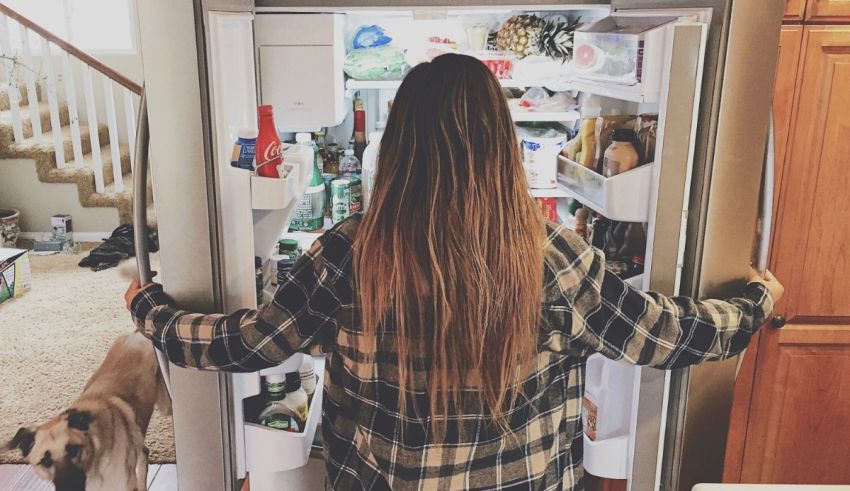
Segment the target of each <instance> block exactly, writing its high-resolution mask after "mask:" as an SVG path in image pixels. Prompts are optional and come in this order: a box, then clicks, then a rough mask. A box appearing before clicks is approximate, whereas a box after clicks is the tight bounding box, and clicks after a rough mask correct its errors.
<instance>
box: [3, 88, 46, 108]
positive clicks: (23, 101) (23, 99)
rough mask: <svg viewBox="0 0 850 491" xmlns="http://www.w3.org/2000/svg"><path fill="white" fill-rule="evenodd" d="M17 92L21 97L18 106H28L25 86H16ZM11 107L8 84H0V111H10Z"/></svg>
mask: <svg viewBox="0 0 850 491" xmlns="http://www.w3.org/2000/svg"><path fill="white" fill-rule="evenodd" d="M22 83H23V82H22ZM36 87H37V86H36ZM18 92H19V93H20V95H21V100H20V101H18V105H21V106H25V105H27V104H29V95H28V94H27V88H26V86H25V85H20V86H18ZM36 92H38V88H36ZM11 107H12V105H11V103H10V101H9V84H8V83H3V84H0V111H6V110H8V109H10V108H11Z"/></svg>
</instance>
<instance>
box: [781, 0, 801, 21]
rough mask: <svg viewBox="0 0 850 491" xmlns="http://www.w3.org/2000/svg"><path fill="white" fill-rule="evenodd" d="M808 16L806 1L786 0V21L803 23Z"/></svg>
mask: <svg viewBox="0 0 850 491" xmlns="http://www.w3.org/2000/svg"><path fill="white" fill-rule="evenodd" d="M805 16H806V0H785V20H786V21H792V22H793V21H801V20H803V19H804V18H805Z"/></svg>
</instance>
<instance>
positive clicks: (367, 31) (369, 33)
mask: <svg viewBox="0 0 850 491" xmlns="http://www.w3.org/2000/svg"><path fill="white" fill-rule="evenodd" d="M392 40H393V38H391V37H389V36H387V35H385V34H384V29H383V28H382V27H381V26H376V25H371V26H361V27H360V28H358V29H357V33H356V34H355V35H354V39H353V40H352V44H353V46H354V49H360V48H379V47H381V46H386V45H388V44H390V43H391V42H392Z"/></svg>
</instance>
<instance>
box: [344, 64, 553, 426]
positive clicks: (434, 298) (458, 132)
mask: <svg viewBox="0 0 850 491" xmlns="http://www.w3.org/2000/svg"><path fill="white" fill-rule="evenodd" d="M373 189H374V191H373V194H372V198H371V203H370V209H369V210H368V211H367V212H366V213H365V215H364V217H363V221H362V224H361V226H360V230H359V232H358V234H357V238H356V241H355V278H356V284H357V288H358V294H359V303H360V313H361V322H362V330H363V333H364V334H365V335H366V336H365V337H366V338H367V339H368V338H372V339H378V338H379V337H382V336H384V337H390V338H391V339H390V343H391V344H393V345H395V346H396V350H397V355H398V366H399V368H398V370H399V371H398V383H399V394H400V395H399V399H400V400H399V408H400V411H402V412H404V411H405V408H406V397H407V394H406V392H407V390H412V389H414V388H415V389H417V390H427V391H428V394H429V400H430V408H429V409H430V414H431V416H432V417H433V421H437V422H442V423H445V422H446V421H447V418H448V415H449V413H450V411H451V407H452V406H453V405H456V404H457V403H458V402H459V397H460V394H461V392H462V391H463V390H464V389H470V388H475V389H477V393H478V394H479V402H480V403H481V404H483V405H484V406H485V407H486V408H487V409H489V411H490V412H491V414H492V415H493V419H494V420H495V421H496V422H497V423H499V424H500V426H502V427H506V417H505V416H506V412H507V410H508V408H509V407H510V405H511V403H512V401H514V400H515V395H516V393H517V388H518V387H519V386H520V384H521V382H522V380H523V378H524V377H526V376H527V375H528V374H527V373H526V371H527V370H526V367H527V366H528V363H529V362H530V361H531V360H533V357H534V356H535V354H536V352H537V351H536V350H537V348H536V347H537V341H538V334H537V329H538V321H539V318H540V301H541V291H542V287H543V286H542V283H543V242H544V239H545V230H546V229H545V224H544V220H543V217H542V214H541V212H540V210H539V209H538V208H537V206H536V204H535V203H534V200H533V199H532V198H531V197H530V196H529V193H528V185H527V183H526V178H525V173H524V171H523V167H522V159H521V156H520V151H519V146H518V142H517V138H516V136H515V133H514V126H513V120H512V118H511V114H510V110H509V109H508V105H507V101H506V100H505V98H504V96H503V95H502V93H501V86H500V84H499V82H498V80H496V78H495V77H494V76H493V75H492V74H491V73H490V71H489V70H488V69H487V68H486V67H485V66H484V65H483V64H482V63H481V62H480V61H478V60H476V59H475V58H471V57H468V56H462V55H443V56H439V57H437V58H435V59H434V60H433V61H431V62H430V63H423V64H420V65H418V66H416V67H415V68H413V69H412V70H411V71H410V73H409V74H408V75H407V76H406V77H405V79H404V81H403V82H402V84H401V87H400V88H399V90H398V94H397V95H396V98H395V101H394V103H393V107H392V110H391V112H390V115H389V118H388V120H387V126H386V131H385V132H384V135H383V138H382V140H381V146H380V156H379V161H378V165H377V172H376V176H375V182H374V186H373ZM390 323H392V326H393V327H394V329H393V330H392V331H393V332H389V330H387V331H386V332H385V330H384V327H385V326H387V325H389V324H390ZM423 360H424V364H425V365H424V366H425V368H424V371H425V372H426V374H427V375H426V379H427V382H422V381H421V379H420V381H419V382H418V383H416V382H414V374H415V373H416V370H415V369H414V367H415V366H418V367H419V372H420V375H421V372H422V371H423ZM422 384H425V385H424V386H423V385H422ZM417 411H418V409H417Z"/></svg>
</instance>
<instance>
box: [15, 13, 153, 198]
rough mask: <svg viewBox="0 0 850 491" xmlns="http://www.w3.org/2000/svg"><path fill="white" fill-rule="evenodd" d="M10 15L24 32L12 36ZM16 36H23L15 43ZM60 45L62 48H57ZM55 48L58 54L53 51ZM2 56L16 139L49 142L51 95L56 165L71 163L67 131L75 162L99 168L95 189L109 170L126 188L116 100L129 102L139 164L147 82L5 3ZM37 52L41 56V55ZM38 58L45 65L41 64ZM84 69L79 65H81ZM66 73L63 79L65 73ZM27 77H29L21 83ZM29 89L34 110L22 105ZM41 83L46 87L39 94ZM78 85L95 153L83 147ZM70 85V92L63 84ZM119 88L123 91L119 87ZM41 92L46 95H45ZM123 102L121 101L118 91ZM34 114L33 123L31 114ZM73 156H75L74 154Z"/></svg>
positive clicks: (130, 141)
mask: <svg viewBox="0 0 850 491" xmlns="http://www.w3.org/2000/svg"><path fill="white" fill-rule="evenodd" d="M9 20H12V21H14V22H16V23H17V25H18V31H19V38H18V39H15V38H13V37H12V35H11V34H12V32H11V31H10V28H9V24H10V23H9ZM31 40H35V42H36V44H35V46H37V47H39V49H40V52H39V53H37V57H35V56H34V53H33V52H32V49H31ZM13 41H17V42H16V43H13ZM57 51H58V52H57ZM51 53H52V54H53V55H51ZM56 55H58V57H59V60H58V61H59V63H60V65H59V69H58V71H57V69H56V68H55V67H54V56H56ZM0 58H2V66H3V72H4V74H5V76H6V79H7V82H8V84H7V87H6V89H5V90H7V91H8V99H9V112H10V120H11V121H10V122H11V125H12V133H13V137H14V141H15V144H19V145H20V144H27V143H28V141H31V140H30V139H32V141H35V142H43V138H44V136H46V135H44V129H43V128H42V125H41V109H40V105H39V102H40V101H41V102H43V101H44V99H45V98H46V100H47V103H48V108H49V111H50V127H51V130H50V133H51V139H52V144H53V149H54V153H55V158H56V167H57V168H60V169H61V168H64V167H65V166H66V155H65V145H66V137H69V138H70V143H71V148H72V155H73V164H74V165H77V166H82V165H89V166H91V167H92V171H93V173H94V181H95V182H94V184H95V191H97V192H103V191H104V190H105V189H106V181H105V176H104V175H105V174H106V175H108V176H110V177H111V178H112V181H113V183H114V184H113V189H114V191H115V192H119V193H120V192H123V191H125V189H124V178H123V174H124V173H123V169H122V165H121V158H122V155H126V154H125V153H122V152H121V147H120V140H121V139H122V138H121V137H120V135H119V134H120V128H119V126H118V116H117V114H116V106H118V107H123V111H124V116H125V118H124V124H125V131H126V135H124V136H125V137H126V142H127V145H128V146H129V155H130V165H131V168H132V166H133V165H134V163H133V161H132V160H133V156H134V153H135V146H136V142H135V135H136V118H135V112H136V107H137V104H138V100H139V96H140V94H141V91H142V88H141V86H140V85H138V84H136V83H135V82H133V81H132V80H130V79H128V78H127V77H125V76H123V75H121V74H120V73H118V72H116V71H115V70H113V69H111V68H109V67H108V66H106V65H104V64H103V63H101V62H100V61H98V60H97V59H96V58H94V57H92V56H91V55H89V54H87V53H85V52H84V51H82V50H80V49H78V48H76V47H75V46H73V45H71V44H69V43H68V42H67V41H65V40H63V39H61V38H59V37H58V36H56V35H54V34H52V33H50V32H49V31H47V30H46V29H44V28H43V27H41V26H39V25H38V24H36V23H34V22H32V21H31V20H29V19H27V18H26V17H24V16H22V15H21V14H19V13H18V12H16V11H14V10H12V9H11V8H9V7H8V6H6V5H4V4H3V3H0ZM36 58H37V59H36ZM36 64H38V65H39V66H40V68H39V69H36ZM77 66H78V67H79V69H75V68H76V67H77ZM92 70H94V71H96V72H98V73H99V74H100V80H101V83H100V84H99V85H100V89H101V90H100V91H99V92H98V93H97V95H100V96H101V97H102V101H100V104H102V106H101V107H102V110H103V112H102V113H101V115H102V118H103V119H105V121H106V124H107V128H108V132H109V147H110V148H109V152H108V155H109V157H110V160H111V172H108V173H106V172H104V168H103V167H104V161H103V152H102V149H101V143H100V132H99V129H100V126H99V125H98V122H97V120H98V113H97V110H98V106H99V104H98V100H97V96H96V92H95V86H94V84H93V77H92ZM59 74H61V80H60V75H59ZM19 77H22V80H23V83H22V84H19V83H18V78H19ZM22 85H23V86H25V90H26V91H27V101H28V102H27V104H28V108H27V109H28V110H27V111H26V114H23V113H22V110H21V86H22ZM39 86H40V88H41V93H40V94H39V90H38V89H39ZM77 87H81V88H82V97H83V100H82V105H83V108H84V110H85V117H86V124H87V125H88V131H89V142H90V144H91V158H89V159H86V158H85V156H84V153H83V140H82V138H83V136H82V131H81V128H80V114H79V113H80V107H79V105H78V103H77V99H78V98H77V93H76V91H77ZM60 88H61V89H64V94H60V92H59V90H60ZM116 90H117V91H118V94H116V93H115V91H116ZM39 95H41V98H39ZM116 96H117V97H118V99H119V102H118V104H116V101H115V97H116ZM63 116H66V118H67V121H68V126H69V130H70V131H69V132H68V133H69V134H68V135H66V134H65V133H64V132H63V129H62V121H63ZM27 117H28V118H29V125H28V124H27V122H26V121H25V118H27ZM70 157H71V156H69V158H70Z"/></svg>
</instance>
